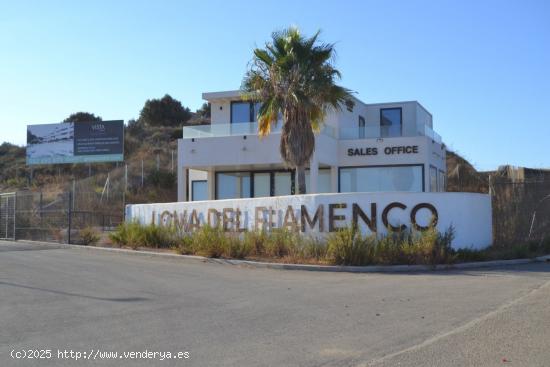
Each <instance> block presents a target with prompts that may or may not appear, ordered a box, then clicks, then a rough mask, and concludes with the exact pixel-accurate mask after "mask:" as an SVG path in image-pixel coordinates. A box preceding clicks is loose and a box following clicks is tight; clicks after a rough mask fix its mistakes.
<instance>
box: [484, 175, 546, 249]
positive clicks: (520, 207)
mask: <svg viewBox="0 0 550 367" xmlns="http://www.w3.org/2000/svg"><path fill="white" fill-rule="evenodd" d="M489 186H490V193H491V197H492V204H493V235H494V236H493V237H494V243H495V244H496V245H497V246H507V245H510V244H513V243H523V242H528V241H542V240H544V239H545V238H550V179H532V180H521V181H514V180H510V179H508V178H500V177H492V178H491V182H490V184H489Z"/></svg>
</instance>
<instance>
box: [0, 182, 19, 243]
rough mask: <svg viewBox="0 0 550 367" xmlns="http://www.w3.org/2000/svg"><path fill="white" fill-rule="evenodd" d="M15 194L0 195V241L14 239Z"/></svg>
mask: <svg viewBox="0 0 550 367" xmlns="http://www.w3.org/2000/svg"><path fill="white" fill-rule="evenodd" d="M15 204H16V202H15V193H14V192H12V193H5V194H0V240H13V239H15Z"/></svg>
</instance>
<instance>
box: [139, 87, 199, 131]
mask: <svg viewBox="0 0 550 367" xmlns="http://www.w3.org/2000/svg"><path fill="white" fill-rule="evenodd" d="M191 116H192V114H191V111H190V110H189V108H186V107H183V106H182V104H181V102H180V101H178V100H176V99H174V98H172V97H170V96H169V95H168V94H166V95H165V96H164V97H162V98H161V99H148V100H147V101H146V102H145V105H144V106H143V108H142V109H141V112H140V115H139V119H140V121H141V122H143V123H145V124H147V125H150V126H180V125H182V124H184V123H186V122H187V121H188V120H189V119H190V118H191Z"/></svg>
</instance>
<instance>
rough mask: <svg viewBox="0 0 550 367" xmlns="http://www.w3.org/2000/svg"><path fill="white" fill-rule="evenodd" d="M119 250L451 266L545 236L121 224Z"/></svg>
mask: <svg viewBox="0 0 550 367" xmlns="http://www.w3.org/2000/svg"><path fill="white" fill-rule="evenodd" d="M109 237H110V239H111V241H112V242H113V243H114V244H115V245H117V246H120V247H129V248H132V249H137V248H139V247H144V248H164V249H171V250H173V251H175V252H177V253H179V254H183V255H200V256H206V257H212V258H228V259H248V260H259V261H276V262H283V263H302V264H323V265H352V266H365V265H433V266H435V265H437V264H453V263H457V262H471V261H489V260H505V259H516V258H531V257H536V256H540V255H544V254H548V253H550V237H548V238H546V239H545V240H543V241H538V242H529V243H526V244H519V245H516V246H512V247H507V248H498V247H494V246H493V247H489V248H487V249H484V250H473V249H461V250H454V249H453V248H452V246H451V244H452V242H453V239H454V229H453V227H449V228H448V229H447V230H446V231H445V232H444V233H440V232H438V231H437V230H436V229H435V228H429V229H428V230H426V231H401V232H389V233H387V234H385V235H383V236H375V235H363V234H361V232H360V231H359V230H358V229H357V228H354V227H348V228H344V229H342V230H339V231H337V232H332V233H330V234H328V235H327V236H326V237H324V238H318V237H314V236H307V235H303V234H300V233H297V232H293V231H290V230H286V229H276V230H273V231H271V232H267V231H249V232H242V233H237V232H224V231H223V229H222V228H220V227H212V226H203V227H201V228H200V229H198V230H196V231H195V232H192V233H181V232H179V231H178V230H177V228H175V227H161V226H154V225H144V226H143V225H140V224H138V223H135V222H134V223H124V224H122V225H120V226H119V227H118V228H117V229H116V231H115V232H113V233H111V234H110V236H109Z"/></svg>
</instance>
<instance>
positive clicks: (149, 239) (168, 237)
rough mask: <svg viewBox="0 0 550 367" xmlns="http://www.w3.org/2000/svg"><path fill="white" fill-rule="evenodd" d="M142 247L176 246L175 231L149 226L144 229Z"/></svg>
mask: <svg viewBox="0 0 550 367" xmlns="http://www.w3.org/2000/svg"><path fill="white" fill-rule="evenodd" d="M142 230H143V243H142V246H146V247H154V248H170V247H172V246H173V245H174V244H175V242H176V241H175V239H174V231H173V230H172V229H171V228H167V227H161V226H156V225H153V224H149V225H147V226H144V227H142Z"/></svg>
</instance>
